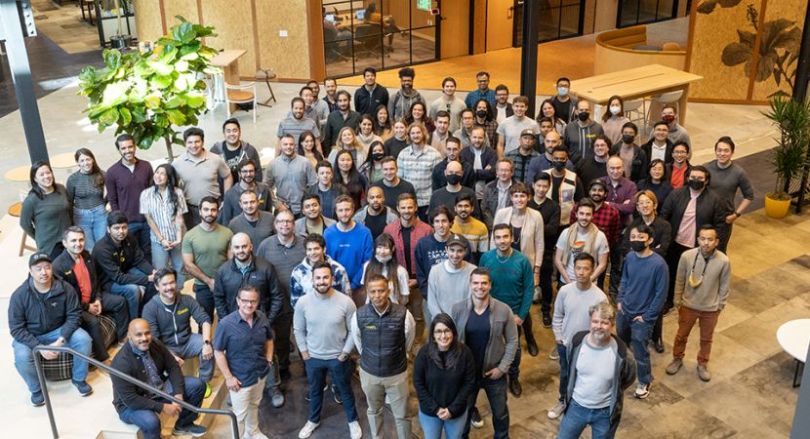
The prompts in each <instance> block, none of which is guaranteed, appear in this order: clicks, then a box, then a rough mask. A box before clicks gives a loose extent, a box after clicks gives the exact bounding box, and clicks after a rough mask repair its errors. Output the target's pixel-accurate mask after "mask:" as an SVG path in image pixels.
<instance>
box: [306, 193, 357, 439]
mask: <svg viewBox="0 0 810 439" xmlns="http://www.w3.org/2000/svg"><path fill="white" fill-rule="evenodd" d="M349 200H351V199H349ZM341 204H342V203H338V206H339V207H338V211H339V210H340V206H341ZM349 218H351V217H349ZM332 282H333V281H332V267H331V266H330V265H329V264H327V263H326V262H319V263H316V264H315V266H314V267H312V283H313V284H314V286H315V293H314V294H306V295H304V297H302V298H300V299H299V300H298V303H296V304H295V317H294V319H295V320H294V332H295V341H296V343H297V344H298V349H299V351H300V352H301V358H302V359H303V360H304V366H305V367H306V373H307V382H308V384H309V417H308V419H307V423H306V424H305V425H304V427H303V428H302V429H301V431H300V432H299V433H298V437H299V438H301V439H306V438H308V437H310V436H311V435H312V432H313V431H315V429H316V428H318V426H319V425H320V422H321V409H322V408H323V389H324V384H325V381H326V373H327V372H329V374H330V375H331V376H332V383H333V384H334V386H335V387H336V388H337V390H338V392H339V393H340V397H341V400H342V401H343V410H344V411H345V413H346V418H347V420H348V421H349V432H350V435H351V438H352V439H360V438H361V437H362V436H363V430H362V429H361V427H360V422H358V417H357V410H356V409H355V405H354V393H352V389H351V381H350V380H351V378H350V375H351V373H350V370H349V364H348V363H347V360H348V359H349V354H351V352H352V350H353V349H354V343H353V341H352V338H351V337H350V336H349V330H350V328H351V322H352V317H353V316H354V313H355V311H356V309H357V308H356V307H355V305H354V302H353V301H352V299H351V298H349V297H347V296H346V295H344V294H341V293H339V292H337V291H335V290H334V288H332Z"/></svg>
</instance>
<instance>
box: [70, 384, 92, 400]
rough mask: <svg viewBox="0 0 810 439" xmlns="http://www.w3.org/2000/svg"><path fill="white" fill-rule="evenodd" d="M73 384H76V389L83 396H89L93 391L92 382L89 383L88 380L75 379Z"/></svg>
mask: <svg viewBox="0 0 810 439" xmlns="http://www.w3.org/2000/svg"><path fill="white" fill-rule="evenodd" d="M73 385H74V386H76V389H77V390H78V391H79V394H81V395H82V396H88V395H90V394H92V393H93V388H92V387H90V384H87V381H73Z"/></svg>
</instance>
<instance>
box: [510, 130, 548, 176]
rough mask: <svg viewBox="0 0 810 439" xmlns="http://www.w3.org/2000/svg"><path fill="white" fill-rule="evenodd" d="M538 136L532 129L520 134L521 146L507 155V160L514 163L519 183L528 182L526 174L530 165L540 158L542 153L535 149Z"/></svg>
mask: <svg viewBox="0 0 810 439" xmlns="http://www.w3.org/2000/svg"><path fill="white" fill-rule="evenodd" d="M535 143H536V134H535V132H534V130H532V129H531V128H527V129H525V130H523V131H521V132H520V145H518V147H517V148H515V149H513V150H511V151H509V152H507V153H506V158H508V159H510V160H512V162H513V163H514V165H515V167H514V174H515V176H514V178H515V180H517V181H526V174H527V172H526V171H528V169H529V163H530V162H531V161H532V159H533V158H535V157H540V153H539V152H537V150H535V149H534V145H535Z"/></svg>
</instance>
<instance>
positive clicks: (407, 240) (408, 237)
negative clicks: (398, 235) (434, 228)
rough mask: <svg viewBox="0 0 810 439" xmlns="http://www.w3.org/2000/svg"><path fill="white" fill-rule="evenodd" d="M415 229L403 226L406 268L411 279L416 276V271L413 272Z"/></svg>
mask: <svg viewBox="0 0 810 439" xmlns="http://www.w3.org/2000/svg"><path fill="white" fill-rule="evenodd" d="M412 231H413V227H403V228H402V243H403V244H404V245H405V269H406V270H408V274H409V275H410V277H411V279H413V278H415V277H416V273H411V232H412Z"/></svg>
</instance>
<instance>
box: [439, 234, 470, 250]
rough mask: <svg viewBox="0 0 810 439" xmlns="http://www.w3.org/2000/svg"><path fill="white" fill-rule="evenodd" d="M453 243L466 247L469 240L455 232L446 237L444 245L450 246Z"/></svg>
mask: <svg viewBox="0 0 810 439" xmlns="http://www.w3.org/2000/svg"><path fill="white" fill-rule="evenodd" d="M453 244H458V245H460V246H463V247H465V248H468V247H469V246H470V244H469V242H468V241H467V238H465V237H463V236H461V235H459V234H456V233H454V234H452V235H450V237H449V238H447V242H446V244H445V246H446V247H450V246H451V245H453Z"/></svg>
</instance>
